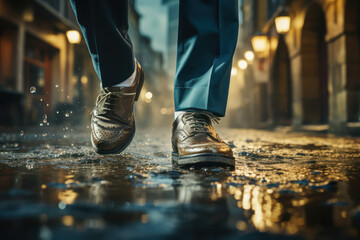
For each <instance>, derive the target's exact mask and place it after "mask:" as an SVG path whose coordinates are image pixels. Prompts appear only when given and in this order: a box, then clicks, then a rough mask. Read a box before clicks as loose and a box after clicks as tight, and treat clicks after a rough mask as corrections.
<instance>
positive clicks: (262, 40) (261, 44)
mask: <svg viewBox="0 0 360 240" xmlns="http://www.w3.org/2000/svg"><path fill="white" fill-rule="evenodd" d="M251 44H252V47H253V49H254V51H255V52H257V53H262V52H265V51H266V50H267V49H268V38H267V36H264V35H257V36H254V37H253V38H252V39H251Z"/></svg>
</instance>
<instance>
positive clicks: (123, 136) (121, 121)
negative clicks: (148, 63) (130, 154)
mask: <svg viewBox="0 0 360 240" xmlns="http://www.w3.org/2000/svg"><path fill="white" fill-rule="evenodd" d="M143 83H144V72H143V70H142V68H141V66H140V64H139V63H137V72H136V79H135V82H134V84H133V86H131V87H108V88H104V89H103V90H102V93H101V94H100V95H99V96H98V98H97V100H96V106H95V108H94V110H93V111H92V113H91V114H92V116H91V129H92V131H91V143H92V146H93V148H94V149H95V151H96V152H97V153H101V154H107V153H109V154H110V153H118V152H121V151H123V150H124V149H125V148H126V147H127V146H128V145H129V144H130V142H131V140H132V139H133V137H134V134H135V121H134V113H133V106H134V102H135V101H137V100H138V98H139V95H140V91H141V88H142V85H143Z"/></svg>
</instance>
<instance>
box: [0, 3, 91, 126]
mask: <svg viewBox="0 0 360 240" xmlns="http://www.w3.org/2000/svg"><path fill="white" fill-rule="evenodd" d="M69 30H77V31H78V30H79V29H78V27H77V24H76V21H75V16H74V14H73V12H72V9H71V6H70V4H69V2H68V1H66V0H32V1H11V0H1V1H0V92H1V94H0V95H1V97H0V98H1V103H0V107H1V110H2V112H3V113H4V114H3V115H2V116H1V117H0V124H1V125H23V124H25V125H34V124H39V123H41V122H42V121H43V119H44V118H46V119H47V118H49V120H50V119H54V120H55V121H60V120H61V119H63V118H65V116H60V115H63V114H65V113H64V111H67V110H69V112H71V110H70V109H74V108H75V105H77V104H79V103H81V104H82V106H85V103H86V102H89V98H90V99H93V95H94V94H95V92H94V91H93V90H94V89H96V86H95V84H97V83H96V81H97V80H96V75H95V73H94V71H93V69H92V67H91V61H90V59H89V57H88V53H87V49H86V45H85V43H84V41H81V42H80V44H77V45H74V44H71V43H70V42H69V39H68V37H67V35H66V33H67V32H68V31H69ZM85 111H86V109H85V108H80V110H78V111H77V112H76V113H75V112H74V116H75V115H78V113H80V112H81V113H83V112H85ZM57 112H58V113H57ZM77 117H79V116H77ZM74 118H76V117H74ZM56 119H57V120H56Z"/></svg>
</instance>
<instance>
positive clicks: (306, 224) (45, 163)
mask: <svg viewBox="0 0 360 240" xmlns="http://www.w3.org/2000/svg"><path fill="white" fill-rule="evenodd" d="M143 141H145V142H146V144H142V143H143V142H141V140H139V141H138V145H135V146H134V147H133V149H130V151H129V152H127V153H125V154H122V155H109V156H99V155H95V154H93V152H92V150H91V148H90V147H89V146H86V145H84V146H82V147H79V148H76V149H75V148H74V146H71V144H73V143H69V144H68V145H65V144H64V145H61V146H59V145H56V144H54V143H51V142H49V143H47V144H48V145H49V148H42V147H33V145H34V143H33V142H32V143H29V144H28V149H27V148H26V144H24V145H22V149H21V154H20V153H18V152H16V151H14V152H12V153H13V154H10V153H11V151H13V150H8V149H5V150H3V151H2V152H0V231H3V232H6V233H8V234H9V236H10V235H11V236H14V237H15V238H16V237H18V238H21V237H24V235H23V234H25V233H26V234H29V236H30V237H33V238H39V237H41V236H42V237H44V239H51V238H52V237H54V236H65V235H66V236H67V234H70V235H72V234H75V235H76V234H79V236H88V234H89V233H91V232H92V231H97V233H98V235H94V238H95V237H104V236H105V237H108V238H146V237H149V238H179V236H181V237H182V238H195V237H202V238H220V237H224V236H226V237H227V238H228V239H238V238H240V237H241V238H252V239H262V238H269V236H276V237H279V238H280V237H281V238H284V239H286V238H291V237H296V238H308V239H318V238H323V239H346V238H347V239H356V238H357V237H358V236H359V234H360V231H359V229H360V192H359V191H358V189H359V186H360V174H359V173H360V163H359V162H358V157H359V155H357V153H354V152H353V151H350V150H349V148H345V149H344V150H342V149H336V150H329V149H330V148H329V147H324V145H318V147H316V146H315V145H314V146H312V145H311V147H310V145H309V146H307V147H306V148H309V149H305V147H304V146H302V147H296V145H292V149H295V150H293V151H291V152H286V151H285V150H284V149H285V148H286V146H285V145H282V146H281V148H280V147H279V145H278V144H274V145H272V144H269V143H266V144H264V143H261V144H260V143H257V144H259V145H261V149H263V150H262V151H258V148H259V147H258V146H252V145H251V144H250V143H249V144H247V145H246V146H247V147H248V149H240V150H237V149H236V148H235V149H234V151H235V152H236V153H241V154H239V155H240V157H238V158H237V166H236V169H235V171H228V170H227V169H223V168H219V167H218V168H200V169H178V168H176V167H173V166H172V165H171V162H170V160H169V156H170V152H159V147H156V146H155V145H158V144H156V143H154V145H152V144H153V143H152V141H151V140H149V138H147V137H144V139H143ZM244 142H245V141H244ZM348 144H349V143H348ZM39 145H40V144H39ZM79 145H80V144H79ZM145 145H146V146H147V147H148V148H149V149H151V150H149V151H148V152H145V153H144V151H143V150H142V149H139V148H138V147H137V146H145ZM234 145H235V146H245V145H244V144H242V143H241V142H236V141H235V143H234ZM40 146H41V145H40ZM74 149H75V150H74ZM296 149H297V150H296ZM299 149H301V153H302V154H297V153H298V151H299ZM243 152H247V153H251V154H247V155H245V154H244V155H243V154H242V153H243ZM334 152H336V153H334ZM286 154H287V155H286ZM319 156H321V157H319ZM29 164H31V166H32V167H31V168H29V167H27V166H28V165H29ZM19 229H23V230H24V231H19ZM75 235H74V236H75Z"/></svg>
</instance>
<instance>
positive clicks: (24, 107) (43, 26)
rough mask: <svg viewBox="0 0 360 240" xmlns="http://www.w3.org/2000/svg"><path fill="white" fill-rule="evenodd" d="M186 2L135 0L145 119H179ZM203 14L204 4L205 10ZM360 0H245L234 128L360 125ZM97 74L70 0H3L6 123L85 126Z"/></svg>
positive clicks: (229, 122) (1, 78) (342, 128)
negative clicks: (178, 69) (176, 99)
mask: <svg viewBox="0 0 360 240" xmlns="http://www.w3.org/2000/svg"><path fill="white" fill-rule="evenodd" d="M178 9H179V0H130V4H129V25H130V30H129V33H130V36H131V39H132V42H133V45H134V49H135V54H136V58H137V59H138V61H139V62H140V63H141V64H142V66H143V67H144V69H145V72H146V84H145V88H144V89H143V91H142V94H141V97H140V101H139V102H138V104H137V107H136V115H137V121H138V122H139V123H141V124H142V125H144V126H148V125H151V126H154V125H162V124H164V123H169V124H170V123H171V121H172V120H173V112H174V106H173V95H172V88H173V79H174V75H175V66H176V42H177V26H178ZM199 11H200V12H199V14H201V10H199ZM359 12H360V1H359V0H239V16H240V17H239V21H240V25H239V28H240V29H239V41H238V46H237V49H236V52H235V56H234V62H233V69H232V74H231V75H232V78H231V85H230V95H229V102H228V109H227V117H226V118H225V120H224V121H223V124H224V125H226V126H228V127H237V128H275V127H279V126H281V127H284V126H285V127H288V128H291V129H297V130H306V129H315V130H320V131H329V132H333V133H340V134H346V133H351V132H354V131H356V130H357V129H359V128H360V17H359ZM99 86H100V85H99V81H98V78H97V76H96V74H95V72H94V70H93V67H92V64H91V59H90V56H89V54H88V51H87V47H86V45H85V42H84V39H83V38H82V36H81V34H80V30H79V28H78V26H77V24H76V20H75V17H74V14H73V12H72V9H71V6H70V4H69V2H68V1H67V0H0V110H1V114H0V129H6V128H8V127H16V128H19V127H26V126H39V125H40V126H43V125H49V124H52V125H56V124H57V125H62V124H64V123H71V124H79V125H84V126H86V125H87V124H88V122H89V117H90V116H89V113H90V111H91V110H92V108H93V106H94V103H95V99H96V96H97V95H98V93H99V89H100V88H99Z"/></svg>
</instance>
